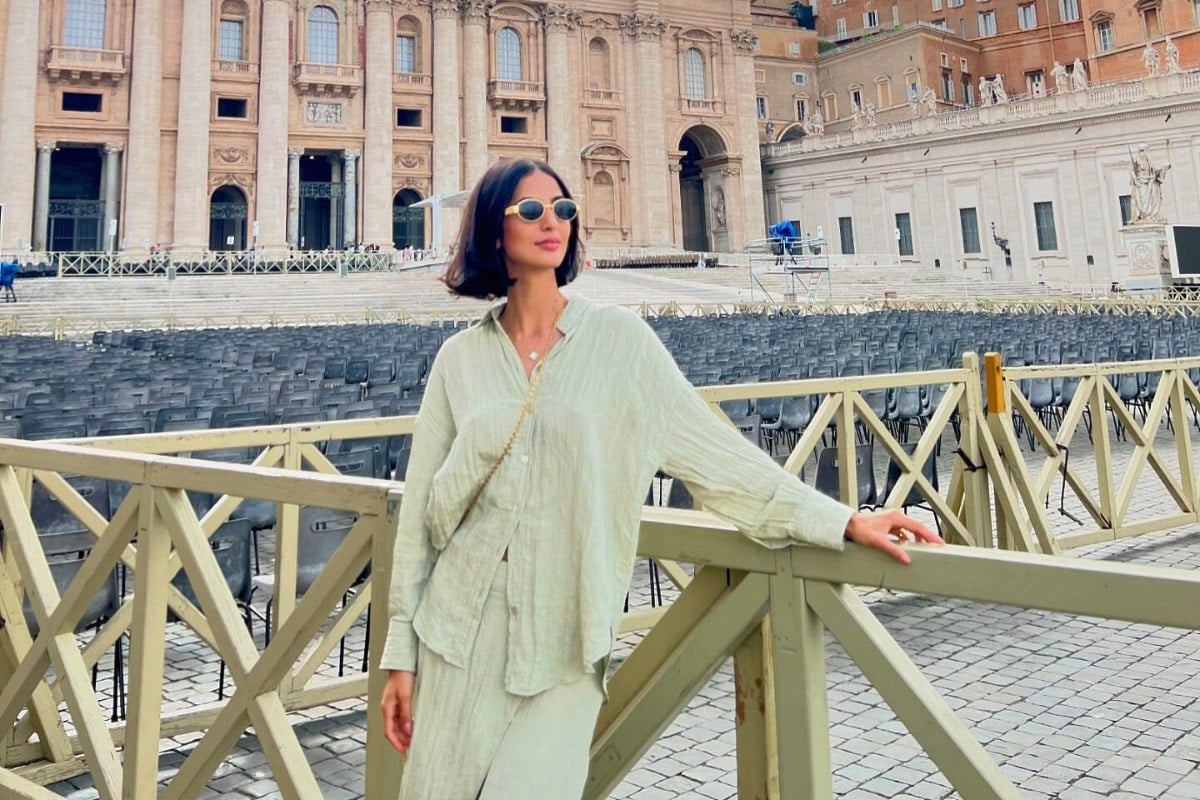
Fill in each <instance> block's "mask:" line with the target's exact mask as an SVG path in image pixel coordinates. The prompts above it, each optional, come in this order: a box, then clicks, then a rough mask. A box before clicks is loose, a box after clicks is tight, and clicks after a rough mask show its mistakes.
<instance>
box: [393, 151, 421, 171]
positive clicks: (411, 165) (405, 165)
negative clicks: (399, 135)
mask: <svg viewBox="0 0 1200 800" xmlns="http://www.w3.org/2000/svg"><path fill="white" fill-rule="evenodd" d="M425 162H426V158H425V156H423V155H421V154H420V153H397V154H396V156H395V158H393V159H392V163H393V164H394V165H395V167H396V168H397V169H424V167H425Z"/></svg>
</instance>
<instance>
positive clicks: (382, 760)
mask: <svg viewBox="0 0 1200 800" xmlns="http://www.w3.org/2000/svg"><path fill="white" fill-rule="evenodd" d="M399 509H400V499H399V496H398V495H394V496H393V497H392V498H389V500H388V513H387V516H386V517H383V518H380V519H379V520H378V521H377V522H376V523H375V527H374V530H373V532H372V537H371V615H370V616H371V627H370V631H368V635H369V636H370V639H371V652H370V665H369V671H368V673H367V763H366V784H365V787H364V788H365V791H366V795H365V796H366V797H390V796H395V794H396V792H397V791H398V790H399V787H400V777H401V775H402V774H403V771H404V769H403V768H404V762H403V760H402V759H401V757H400V754H399V753H397V752H395V751H394V750H393V749H392V745H391V744H390V743H389V742H388V740H387V738H386V737H385V736H384V735H383V714H382V713H381V712H380V703H381V702H382V700H383V687H384V685H385V684H386V683H387V677H388V675H387V673H386V672H385V671H383V670H382V669H380V668H379V657H380V653H382V652H383V642H384V640H385V639H386V638H387V632H388V621H389V619H390V618H391V612H390V609H389V607H388V592H389V590H390V588H391V583H392V544H393V541H392V540H393V537H394V533H395V530H396V520H397V515H398V513H399Z"/></svg>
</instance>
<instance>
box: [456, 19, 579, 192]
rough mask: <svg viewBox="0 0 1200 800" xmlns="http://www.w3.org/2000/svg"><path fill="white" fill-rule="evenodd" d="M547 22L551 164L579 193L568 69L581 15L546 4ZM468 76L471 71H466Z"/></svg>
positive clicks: (571, 76) (574, 107) (576, 125)
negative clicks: (572, 37)
mask: <svg viewBox="0 0 1200 800" xmlns="http://www.w3.org/2000/svg"><path fill="white" fill-rule="evenodd" d="M542 19H543V20H544V21H545V25H546V127H547V129H548V131H547V137H546V138H547V139H548V140H549V142H550V166H552V167H554V168H555V169H556V170H558V172H559V173H560V174H561V175H562V177H563V180H565V181H566V182H567V186H569V187H570V188H571V190H572V191H573V192H578V193H582V192H583V186H582V185H581V183H580V180H581V178H580V174H581V170H580V167H579V164H580V162H579V114H578V103H579V100H578V98H577V97H576V92H575V91H574V89H575V87H574V86H572V84H573V83H574V81H575V78H574V73H573V72H572V70H571V34H572V33H574V32H575V31H576V30H578V28H579V23H580V21H581V19H582V18H581V17H580V14H579V12H578V11H576V10H575V9H573V8H571V6H570V5H569V4H567V3H548V4H547V5H546V7H545V8H544V9H543V10H542ZM467 74H468V75H469V74H471V73H469V72H468V73H467Z"/></svg>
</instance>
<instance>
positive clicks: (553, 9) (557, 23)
mask: <svg viewBox="0 0 1200 800" xmlns="http://www.w3.org/2000/svg"><path fill="white" fill-rule="evenodd" d="M542 22H543V24H544V25H545V26H546V32H547V33H572V32H573V31H575V30H577V29H578V28H579V25H580V24H581V23H582V22H583V15H582V14H580V13H579V12H578V11H576V10H575V9H574V8H572V7H571V5H570V4H569V3H547V4H546V7H545V8H543V9H542Z"/></svg>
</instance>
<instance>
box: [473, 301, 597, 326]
mask: <svg viewBox="0 0 1200 800" xmlns="http://www.w3.org/2000/svg"><path fill="white" fill-rule="evenodd" d="M507 304H508V298H507V297H501V298H500V299H499V300H496V301H495V302H494V303H492V304H491V305H490V306H488V310H487V315H486V316H485V317H484V321H485V322H487V321H491V322H492V323H493V324H495V325H496V327H497V328H498V327H500V314H501V312H502V311H504V306H505V305H507ZM589 305H591V303H589V302H588V299H587V298H586V297H583V296H581V295H578V294H570V295H567V307H566V308H564V309H563V312H562V314H561V315H560V316H559V318H558V330H559V331H560V332H562V334H563V336H570V335H571V334H572V333H574V332H575V329H576V328H578V327H579V323H580V322H581V321H582V320H583V315H584V312H585V311H586V310H587V307H588V306H589Z"/></svg>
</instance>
